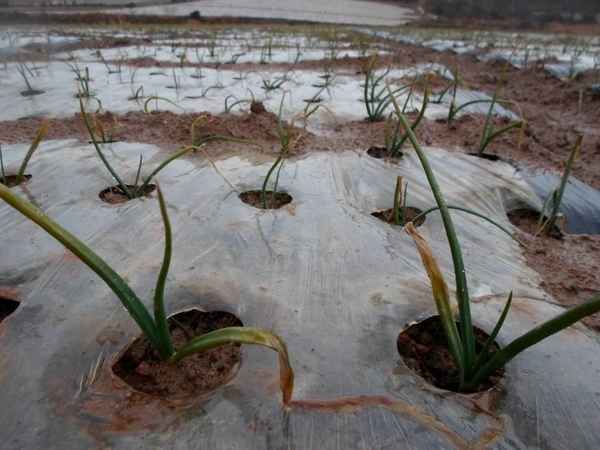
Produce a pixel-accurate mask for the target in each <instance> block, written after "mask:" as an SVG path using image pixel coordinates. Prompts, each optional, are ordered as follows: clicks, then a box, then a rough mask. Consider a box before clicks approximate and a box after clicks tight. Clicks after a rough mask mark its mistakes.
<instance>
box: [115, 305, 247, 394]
mask: <svg viewBox="0 0 600 450" xmlns="http://www.w3.org/2000/svg"><path fill="white" fill-rule="evenodd" d="M168 323H169V330H170V331H171V337H172V339H173V347H174V348H175V349H178V348H180V347H181V346H183V345H184V344H185V343H187V342H189V341H190V340H192V339H194V338H196V337H198V336H202V335H203V334H206V333H210V332H211V331H215V330H219V329H221V328H226V327H241V326H243V324H242V321H241V320H240V319H239V318H237V317H236V316H235V315H233V314H231V313H227V312H222V311H213V312H203V311H198V310H196V309H192V310H189V311H184V312H181V313H178V314H174V315H173V316H171V317H169V319H168ZM241 357H242V347H241V345H240V344H225V345H223V346H221V347H217V348H214V349H212V350H209V351H206V352H204V353H196V354H194V355H191V356H187V357H185V358H183V359H182V360H180V361H179V362H178V363H177V364H168V363H166V362H164V361H162V360H160V358H159V357H158V353H157V352H156V350H155V349H154V347H152V345H151V344H150V342H149V341H148V339H147V338H146V337H145V336H143V335H142V336H140V337H138V338H137V339H136V340H135V341H133V342H132V343H131V344H130V345H129V346H128V347H127V348H126V350H125V351H124V352H123V354H122V355H121V356H120V357H119V359H118V360H117V361H116V362H115V363H114V364H113V366H112V371H113V373H114V374H115V375H116V376H117V377H119V378H121V379H122V380H123V381H125V383H127V384H128V385H129V386H131V387H132V388H134V389H136V390H137V391H140V392H144V393H146V394H151V395H157V396H161V397H168V398H170V399H185V398H190V397H194V396H198V395H201V394H204V393H206V392H209V391H212V390H214V389H216V388H218V387H219V386H221V385H223V384H224V383H226V382H227V381H229V380H230V379H231V378H233V376H234V375H235V369H236V366H237V364H238V363H239V362H240V360H241Z"/></svg>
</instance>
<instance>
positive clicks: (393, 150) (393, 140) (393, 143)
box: [385, 83, 429, 156]
mask: <svg viewBox="0 0 600 450" xmlns="http://www.w3.org/2000/svg"><path fill="white" fill-rule="evenodd" d="M413 84H414V83H413ZM411 95H412V86H411V89H410V92H409V96H408V98H407V100H406V102H405V103H404V107H403V108H402V112H404V109H405V108H406V105H407V104H408V99H410V96H411ZM428 102H429V89H428V88H427V83H425V91H424V93H423V106H422V107H421V111H419V115H418V116H417V118H416V119H415V121H414V123H413V124H412V125H411V126H410V128H411V130H412V131H415V129H416V128H417V127H418V126H419V123H421V120H422V119H423V116H424V115H425V109H426V108H427V103H428ZM393 114H394V113H393V112H391V113H390V115H389V117H388V120H387V123H386V126H385V150H386V153H387V154H388V156H395V155H397V154H398V153H399V152H400V149H401V148H402V146H403V145H404V143H405V142H406V140H407V139H408V134H406V133H404V134H403V135H402V136H400V128H401V126H402V124H401V122H400V121H398V122H396V127H395V128H394V133H393V134H392V132H391V129H392V115H393Z"/></svg>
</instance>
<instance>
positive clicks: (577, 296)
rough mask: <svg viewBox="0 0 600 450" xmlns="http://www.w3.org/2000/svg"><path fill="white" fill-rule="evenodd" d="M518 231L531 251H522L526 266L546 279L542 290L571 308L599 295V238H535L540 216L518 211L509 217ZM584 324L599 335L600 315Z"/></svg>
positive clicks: (555, 234)
mask: <svg viewBox="0 0 600 450" xmlns="http://www.w3.org/2000/svg"><path fill="white" fill-rule="evenodd" d="M508 217H509V219H510V220H511V222H512V223H513V224H514V225H515V226H517V227H518V228H519V230H520V231H521V232H520V233H519V232H517V235H518V237H519V238H520V239H521V240H523V241H524V242H525V243H526V244H527V245H528V247H526V248H524V249H523V253H524V254H525V258H527V262H528V263H529V265H531V266H532V267H533V268H534V269H536V270H537V271H538V272H539V273H540V274H541V275H542V278H543V281H542V284H541V287H542V288H543V289H544V290H545V291H546V292H548V293H549V294H551V295H552V296H553V297H554V299H555V300H556V301H557V303H558V304H559V305H561V306H565V307H571V306H575V305H577V304H578V303H580V302H582V301H584V300H587V299H588V298H591V297H596V296H598V295H600V262H599V261H600V258H599V256H598V254H599V253H600V235H594V236H588V235H587V234H582V235H561V234H560V232H559V231H558V230H554V231H553V233H551V234H550V235H548V232H547V230H542V231H541V232H540V233H539V234H537V235H536V234H535V232H536V226H537V220H538V217H539V213H536V212H534V211H531V210H515V211H511V212H510V213H509V215H508ZM582 322H583V323H584V324H585V325H587V326H588V327H590V328H591V329H593V330H596V331H600V313H596V314H593V315H591V316H589V317H586V318H585V319H583V320H582Z"/></svg>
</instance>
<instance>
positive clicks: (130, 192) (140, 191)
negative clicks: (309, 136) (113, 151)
mask: <svg viewBox="0 0 600 450" xmlns="http://www.w3.org/2000/svg"><path fill="white" fill-rule="evenodd" d="M79 106H80V109H81V115H82V117H83V121H84V123H85V126H86V128H87V130H88V133H89V135H90V138H91V139H92V143H93V144H94V148H95V149H96V152H97V153H98V156H100V159H101V160H102V162H103V163H104V165H105V166H106V168H107V169H108V171H109V172H110V173H111V175H112V176H113V177H114V178H115V180H117V183H118V184H119V187H120V188H121V190H122V191H123V194H125V196H126V197H127V198H128V199H129V200H132V199H134V198H139V197H142V196H143V195H145V193H146V190H147V189H148V185H149V184H150V181H151V180H152V179H153V178H154V177H155V176H156V174H157V173H158V172H160V171H161V170H162V169H164V168H165V167H166V166H167V165H168V164H169V163H170V162H172V161H174V160H175V159H177V158H179V157H180V156H183V155H185V154H186V153H187V152H189V151H190V150H197V149H198V147H199V146H200V145H202V144H204V143H205V142H208V141H214V140H221V141H231V142H238V143H241V144H249V145H255V146H257V147H259V148H262V147H261V146H260V145H259V144H255V143H254V142H250V141H244V140H241V139H233V138H228V137H225V136H208V137H205V138H202V139H198V140H197V141H196V145H190V146H188V147H185V148H184V149H181V150H179V151H178V152H177V153H174V154H173V155H171V156H170V157H168V158H167V159H165V160H164V161H163V162H162V163H161V164H160V165H159V166H158V167H157V168H156V169H154V171H153V172H152V173H151V174H150V175H149V176H148V177H146V179H145V180H144V182H143V183H142V184H141V185H140V186H139V187H138V185H137V180H138V178H139V174H140V171H141V167H142V156H141V155H140V163H139V165H138V170H137V174H138V176H137V177H136V182H135V184H134V186H133V189H130V187H128V186H127V185H126V184H125V182H124V181H123V179H122V178H121V177H120V176H119V174H118V173H117V172H116V171H115V170H114V169H113V167H112V166H111V165H110V163H109V162H108V160H107V159H106V156H104V153H103V152H102V149H101V148H100V145H99V144H98V141H97V140H96V136H95V134H94V130H93V128H92V125H91V123H90V120H89V118H88V116H87V113H86V112H85V108H84V107H83V102H82V101H81V99H79ZM202 117H205V116H201V117H200V118H198V119H196V121H195V122H194V124H192V125H193V126H194V127H195V125H197V124H200V123H201V122H202V121H201V120H200V119H201V118H202ZM193 133H196V131H195V130H194V131H193Z"/></svg>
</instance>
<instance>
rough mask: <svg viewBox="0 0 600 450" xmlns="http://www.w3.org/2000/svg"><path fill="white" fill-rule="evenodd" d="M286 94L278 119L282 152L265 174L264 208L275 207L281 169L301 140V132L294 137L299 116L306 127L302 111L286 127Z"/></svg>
mask: <svg viewBox="0 0 600 450" xmlns="http://www.w3.org/2000/svg"><path fill="white" fill-rule="evenodd" d="M285 94H286V93H284V94H283V96H282V97H281V103H280V104H279V116H278V119H277V130H278V132H279V142H280V144H281V152H280V153H279V156H278V157H277V159H276V160H275V162H274V163H273V165H272V166H271V168H270V169H269V171H268V172H267V175H266V176H265V181H264V182H263V185H262V189H261V193H260V202H261V204H262V207H263V209H273V207H274V205H275V197H276V194H277V185H278V184H279V175H280V173H281V169H282V168H283V163H284V161H285V157H286V155H287V154H288V153H289V152H290V150H292V149H293V148H294V147H295V146H296V144H297V143H298V141H299V140H300V137H301V136H302V133H300V135H299V136H298V137H297V138H296V139H292V137H293V134H294V124H295V122H296V118H297V117H302V119H303V121H304V123H303V127H302V131H304V129H305V128H306V115H305V114H304V113H300V114H296V115H295V116H293V117H292V119H291V120H290V123H289V124H288V126H287V128H285V129H284V127H283V120H282V114H283V102H284V100H285ZM277 167H279V168H278V169H277ZM275 169H277V174H276V175H275V185H274V186H273V190H272V191H271V198H270V199H269V200H267V197H268V195H267V194H268V191H267V185H268V184H269V179H270V178H271V175H272V174H273V172H274V171H275Z"/></svg>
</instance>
